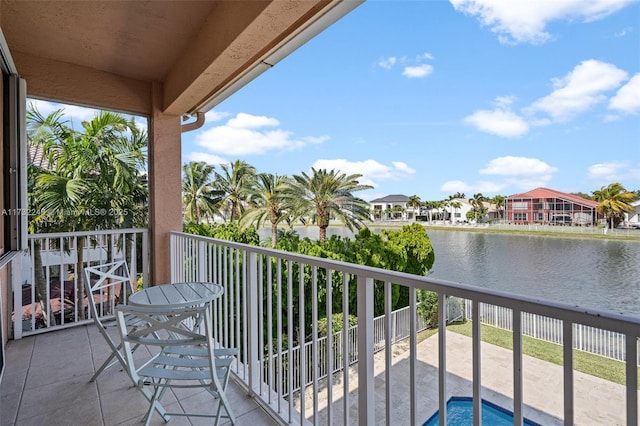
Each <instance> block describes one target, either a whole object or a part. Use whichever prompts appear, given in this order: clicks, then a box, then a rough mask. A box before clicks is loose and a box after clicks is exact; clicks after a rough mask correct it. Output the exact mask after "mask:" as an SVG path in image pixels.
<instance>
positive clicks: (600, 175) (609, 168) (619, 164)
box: [587, 161, 629, 182]
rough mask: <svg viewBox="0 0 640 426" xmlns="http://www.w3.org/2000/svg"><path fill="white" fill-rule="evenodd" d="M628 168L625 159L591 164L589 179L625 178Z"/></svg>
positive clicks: (608, 179) (610, 179)
mask: <svg viewBox="0 0 640 426" xmlns="http://www.w3.org/2000/svg"><path fill="white" fill-rule="evenodd" d="M628 168H629V164H628V163H627V162H625V161H609V162H605V163H598V164H594V165H592V166H589V168H588V169H587V175H588V177H589V179H593V180H597V181H608V182H612V181H617V180H621V179H623V177H624V175H625V174H626V171H627V169H628Z"/></svg>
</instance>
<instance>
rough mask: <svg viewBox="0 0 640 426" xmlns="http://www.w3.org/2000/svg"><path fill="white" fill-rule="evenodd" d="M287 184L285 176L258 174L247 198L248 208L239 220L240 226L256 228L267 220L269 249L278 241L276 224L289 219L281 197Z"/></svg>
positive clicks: (287, 179) (284, 200)
mask: <svg viewBox="0 0 640 426" xmlns="http://www.w3.org/2000/svg"><path fill="white" fill-rule="evenodd" d="M288 184H289V178H288V177H287V176H278V175H274V174H271V173H260V174H259V175H258V176H257V180H256V185H255V187H254V188H253V190H252V191H251V192H250V193H249V196H248V202H249V205H250V208H248V209H247V210H246V211H245V213H244V215H243V216H242V218H241V219H240V223H241V225H242V226H246V225H249V224H255V225H256V226H257V227H260V226H262V224H264V223H265V222H266V221H267V220H268V221H269V223H270V224H271V247H275V246H276V244H277V241H278V224H279V223H281V222H283V221H286V220H287V219H288V218H289V213H288V209H287V206H286V199H285V197H284V195H283V194H284V191H285V189H286V188H287V185H288Z"/></svg>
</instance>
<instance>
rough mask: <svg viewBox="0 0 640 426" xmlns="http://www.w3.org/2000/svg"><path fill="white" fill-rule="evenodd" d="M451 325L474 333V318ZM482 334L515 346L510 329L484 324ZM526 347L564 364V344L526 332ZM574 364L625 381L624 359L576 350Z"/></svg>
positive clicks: (528, 351)
mask: <svg viewBox="0 0 640 426" xmlns="http://www.w3.org/2000/svg"><path fill="white" fill-rule="evenodd" d="M447 329H448V330H450V331H453V332H455V333H460V334H462V335H465V336H469V337H471V322H470V321H467V322H464V323H458V324H451V325H449V326H448V327H447ZM432 334H435V333H432ZM432 334H431V335H432ZM480 335H481V337H482V341H483V342H487V343H491V344H493V345H496V346H500V347H502V348H506V349H513V337H512V336H513V334H512V333H511V332H510V331H507V330H501V329H499V328H495V327H490V326H486V325H482V326H481V332H480ZM522 350H523V353H524V354H525V355H529V356H532V357H534V358H538V359H541V360H543V361H548V362H551V363H553V364H557V365H562V346H559V345H556V344H553V343H549V342H545V341H542V340H538V339H534V338H531V337H528V336H522ZM573 368H574V369H575V370H576V371H580V372H582V373H586V374H590V375H592V376H596V377H599V378H601V379H604V380H609V381H611V382H614V383H618V384H621V385H624V384H625V364H624V363H623V362H620V361H616V360H613V359H609V358H604V357H601V356H598V355H593V354H590V353H586V352H582V351H576V350H574V352H573ZM638 373H639V374H638V383H639V385H640V371H638ZM639 388H640V386H639Z"/></svg>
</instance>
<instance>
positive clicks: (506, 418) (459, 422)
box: [423, 396, 540, 426]
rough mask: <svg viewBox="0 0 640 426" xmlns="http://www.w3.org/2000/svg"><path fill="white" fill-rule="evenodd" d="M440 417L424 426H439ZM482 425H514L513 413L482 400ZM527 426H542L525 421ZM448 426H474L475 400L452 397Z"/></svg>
mask: <svg viewBox="0 0 640 426" xmlns="http://www.w3.org/2000/svg"><path fill="white" fill-rule="evenodd" d="M439 421H440V415H439V413H438V412H436V413H435V414H434V415H433V416H431V417H430V418H429V420H427V421H426V422H425V423H424V425H423V426H437V425H438V422H439ZM482 424H483V425H491V426H511V425H513V413H512V412H511V411H509V410H507V409H505V408H502V407H500V406H499V405H496V404H494V403H492V402H489V401H487V400H484V399H483V400H482ZM523 424H525V425H527V426H540V425H539V424H538V423H536V422H532V421H531V420H528V419H524V421H523ZM447 425H448V426H467V425H473V398H471V397H468V396H452V397H451V398H449V401H447Z"/></svg>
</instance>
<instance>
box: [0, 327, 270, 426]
mask: <svg viewBox="0 0 640 426" xmlns="http://www.w3.org/2000/svg"><path fill="white" fill-rule="evenodd" d="M106 348H107V346H106V343H104V339H103V338H102V336H100V334H99V333H98V331H97V330H96V329H95V326H93V325H90V326H84V327H76V328H70V329H67V330H60V331H55V332H51V333H45V334H40V335H36V336H31V337H27V338H24V339H21V340H16V341H9V344H8V347H7V350H6V360H5V361H6V363H7V366H6V370H5V376H4V378H3V380H2V384H1V385H0V425H1V426H8V425H20V426H30V425H34V426H36V425H39V426H41V425H47V426H57V425H60V426H73V425H82V426H92V425H95V426H107V425H109V426H110V425H114V426H115V425H138V424H140V420H141V418H142V416H143V415H144V413H145V412H146V409H147V407H148V402H147V401H146V399H145V398H144V397H143V396H142V395H141V393H140V392H139V391H138V390H137V389H136V388H133V387H132V386H131V381H130V380H129V378H128V376H127V375H126V374H125V373H124V372H123V371H122V370H120V369H119V368H118V367H112V368H109V369H107V370H106V371H105V372H103V373H102V374H101V375H100V376H99V377H98V379H97V380H96V381H95V382H93V383H90V382H89V378H90V377H91V376H92V375H93V372H94V371H95V368H96V367H97V366H100V364H101V363H102V360H103V359H104V358H106V354H107V353H108V352H107V349H106ZM227 390H228V397H229V399H230V401H231V405H232V407H233V410H234V412H235V414H236V417H237V422H236V424H237V425H239V426H257V425H273V424H277V423H276V422H275V421H274V420H273V419H272V418H271V417H270V416H269V415H268V414H267V413H266V412H265V411H264V410H263V409H262V408H261V407H260V406H259V405H258V404H257V403H256V402H255V400H254V399H252V398H251V397H249V396H248V395H247V393H246V392H245V391H243V390H242V388H241V387H239V386H238V385H237V384H236V383H234V382H233V379H232V380H231V381H230V383H229V386H228V389H227ZM165 398H166V399H167V402H165V403H164V405H165V407H166V408H167V409H168V410H171V411H184V410H183V407H187V408H189V407H194V406H199V408H198V409H200V408H201V407H204V406H206V405H207V404H210V405H211V407H212V410H214V409H215V408H217V402H216V401H215V400H214V399H213V398H211V396H210V395H208V394H206V393H205V392H204V391H198V392H195V393H194V391H186V392H185V391H184V390H183V391H182V392H179V393H178V392H173V393H172V394H171V395H167V396H166V397H165ZM152 424H154V425H163V424H165V423H164V421H163V420H162V418H161V417H160V416H159V415H158V414H154V417H153V422H152ZM170 424H171V425H174V426H181V425H200V424H212V421H211V419H203V418H192V417H189V418H187V417H173V418H172V420H171V422H170ZM221 424H225V425H228V424H230V422H229V421H228V420H226V421H224V422H222V421H221Z"/></svg>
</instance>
